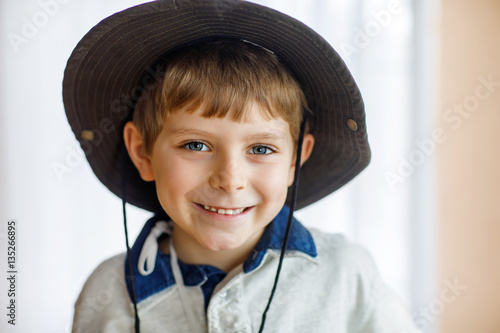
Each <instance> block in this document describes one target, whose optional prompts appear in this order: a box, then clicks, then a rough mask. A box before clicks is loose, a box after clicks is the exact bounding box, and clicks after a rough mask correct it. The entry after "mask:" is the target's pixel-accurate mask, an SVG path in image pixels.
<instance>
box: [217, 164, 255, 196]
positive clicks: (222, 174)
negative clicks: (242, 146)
mask: <svg viewBox="0 0 500 333" xmlns="http://www.w3.org/2000/svg"><path fill="white" fill-rule="evenodd" d="M218 164H219V165H218V166H217V169H216V171H215V172H214V173H213V174H212V176H211V177H210V179H209V184H210V186H212V187H213V188H215V189H220V190H223V191H225V192H227V193H233V192H236V191H240V190H242V189H244V188H245V187H246V185H247V179H246V177H245V176H244V175H243V168H242V167H241V166H240V164H238V163H237V162H236V161H235V160H234V159H229V160H225V161H220V162H219V163H218Z"/></svg>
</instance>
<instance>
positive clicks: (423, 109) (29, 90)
mask: <svg viewBox="0 0 500 333" xmlns="http://www.w3.org/2000/svg"><path fill="white" fill-rule="evenodd" d="M141 2H142V1H133V0H106V1H97V0H87V1H83V0H39V1H35V0H23V1H7V0H1V1H0V6H1V7H0V24H1V25H0V36H1V37H2V39H1V41H0V43H1V49H0V66H1V70H0V73H1V75H0V110H1V112H0V160H1V163H0V179H1V181H0V185H1V186H0V220H1V224H0V226H1V227H0V228H1V229H0V248H1V252H0V253H2V257H1V258H2V259H0V260H1V261H0V267H6V261H7V259H6V257H7V256H6V235H7V222H8V221H10V220H15V221H16V223H17V226H18V229H17V247H16V252H17V258H16V261H17V269H18V273H17V287H16V288H17V291H18V294H17V302H16V306H17V315H18V317H17V319H18V321H17V323H16V327H15V330H14V329H13V327H12V326H11V325H9V324H8V323H7V320H6V319H5V314H2V317H3V318H4V319H2V320H1V321H0V331H2V332H51V333H52V332H54V333H59V332H61V333H62V332H70V326H71V318H72V314H73V304H74V302H75V300H76V297H77V296H78V293H79V291H80V290H81V287H82V285H83V283H84V281H85V280H86V278H87V276H88V275H89V274H90V273H91V271H92V270H93V269H94V268H95V266H96V265H97V264H98V263H99V262H101V261H102V260H103V259H105V258H107V257H109V256H111V255H113V254H116V253H119V252H122V251H124V248H125V245H124V243H125V241H124V236H123V227H122V215H121V201H120V200H119V199H118V198H116V197H115V196H114V195H112V194H111V193H110V192H109V191H108V190H107V189H106V188H104V186H103V185H101V184H100V183H99V182H98V180H97V179H96V177H95V176H94V175H93V173H92V171H91V169H90V167H89V166H88V164H87V162H86V160H85V159H84V158H83V153H82V151H81V149H80V148H79V146H78V144H77V142H76V140H75V138H74V135H73V133H72V132H71V130H70V127H69V125H68V123H67V120H66V117H65V114H64V109H63V104H62V98H61V83H62V78H63V71H64V68H65V64H66V61H67V59H68V57H69V55H70V53H71V51H72V50H73V48H74V46H75V45H76V44H77V42H78V41H79V40H80V39H81V37H82V36H83V35H84V34H85V33H86V32H87V31H88V30H89V29H90V28H91V27H92V26H94V25H95V24H96V23H97V22H99V21H100V20H101V19H103V18H104V17H106V16H108V15H111V14H113V13H114V12H117V11H119V10H122V9H125V8H127V7H130V6H133V5H136V4H139V3H141ZM255 2H257V3H260V4H263V5H266V6H269V7H273V8H276V9H278V10H280V11H283V12H285V13H287V14H289V15H291V16H293V17H296V18H298V19H299V20H301V21H303V22H305V23H306V24H308V25H309V26H311V27H312V28H313V29H315V30H316V31H318V32H319V33H320V34H321V35H323V36H324V37H325V38H326V39H327V40H328V41H329V42H330V43H331V44H332V45H333V46H334V48H335V49H337V51H338V52H339V53H340V54H341V55H342V56H343V57H344V59H345V61H346V63H347V64H348V66H349V67H350V68H351V71H352V72H353V75H354V77H355V79H356V81H357V82H358V84H359V86H360V88H361V91H362V93H363V96H364V99H365V104H366V113H367V123H368V134H369V140H370V143H371V147H372V153H373V157H372V162H371V164H370V166H369V167H368V168H367V169H366V170H365V171H364V172H363V173H362V174H361V175H360V176H359V177H357V178H356V179H355V180H354V181H352V182H351V183H349V184H348V185H347V186H345V187H344V188H342V189H341V190H339V191H337V192H336V193H334V194H332V195H331V196H329V197H327V198H325V199H324V200H322V201H320V202H318V203H316V204H314V205H312V206H311V207H308V208H306V209H303V210H302V211H299V212H297V214H296V215H297V217H298V218H299V219H300V220H301V221H302V222H304V223H305V224H306V225H309V226H313V227H317V228H321V229H324V230H328V231H331V232H341V233H344V234H346V235H347V236H348V237H349V238H350V239H351V240H353V241H355V242H358V243H361V244H362V245H364V246H365V247H366V248H368V249H369V250H370V252H371V253H372V254H373V256H374V258H375V260H376V262H377V264H378V267H379V269H380V272H381V274H382V276H383V278H384V279H385V281H386V282H387V284H389V285H390V286H391V287H392V288H393V289H395V290H396V292H397V293H398V294H399V295H400V296H401V298H402V300H403V302H404V304H405V305H406V306H407V308H408V311H409V312H410V313H411V314H412V315H414V317H415V320H416V321H417V322H418V323H419V324H421V325H422V326H424V327H425V328H426V332H434V329H435V327H436V324H437V321H438V320H439V318H438V317H434V318H433V319H432V320H430V319H429V320H427V322H425V323H423V320H425V319H424V318H423V317H422V314H421V312H419V311H421V309H422V308H423V309H425V308H426V307H428V304H429V302H431V300H432V297H433V295H434V290H433V286H434V280H435V279H436V265H437V263H436V261H435V257H436V244H435V233H436V232H435V216H434V206H433V203H434V200H433V198H434V181H433V170H434V162H433V154H432V145H431V144H430V143H429V141H428V140H427V139H426V138H429V137H431V133H430V132H429V129H430V128H432V115H433V112H434V111H433V106H434V104H433V98H434V96H433V89H434V88H435V87H436V84H435V82H434V80H432V78H433V73H434V67H435V60H434V59H435V58H434V57H433V54H434V52H435V50H436V49H437V48H436V45H435V40H436V38H437V37H436V32H435V31H433V27H434V26H435V22H434V19H435V17H436V12H437V10H436V8H435V5H433V4H430V0H425V1H420V2H418V3H417V2H415V3H413V2H411V1H409V0H401V1H397V0H364V1H363V0H357V1H353V0H267V1H266V0H261V1H255ZM426 140H427V141H426ZM128 212H129V221H130V222H129V230H130V235H131V239H135V236H136V235H137V234H138V232H139V231H140V229H141V227H142V225H143V223H144V221H145V220H146V219H147V218H148V217H149V214H148V213H147V212H144V211H140V210H138V209H134V208H133V207H129V210H128ZM3 270H4V271H5V272H4V273H5V274H6V271H7V269H6V268H4V269H3ZM2 276H3V275H2ZM7 289H8V286H7V283H6V280H5V279H4V278H2V279H0V304H7V303H6V302H7V298H6V297H7V296H6V291H7ZM4 309H5V308H4ZM4 312H5V311H4Z"/></svg>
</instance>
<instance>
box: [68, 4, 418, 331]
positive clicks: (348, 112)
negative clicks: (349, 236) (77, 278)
mask: <svg viewBox="0 0 500 333" xmlns="http://www.w3.org/2000/svg"><path fill="white" fill-rule="evenodd" d="M64 102H65V107H66V112H67V115H68V119H69V121H70V124H71V126H72V129H73V131H74V132H75V135H76V136H77V138H78V139H79V141H80V143H81V145H82V148H83V149H84V150H85V151H86V155H87V159H88V160H89V163H90V165H91V166H92V168H93V170H94V172H95V173H96V175H97V176H98V177H99V179H100V180H101V181H102V182H103V183H104V184H105V185H106V186H107V187H108V188H110V190H111V191H113V192H114V193H116V194H117V195H119V196H121V197H122V200H123V202H124V207H125V202H126V201H127V202H130V203H132V204H134V205H137V206H139V207H141V208H144V209H147V210H149V211H151V212H153V213H155V216H154V217H153V218H152V219H150V220H149V221H148V222H147V223H146V225H145V227H144V229H143V230H142V232H141V233H140V235H139V237H138V239H137V240H136V242H135V243H134V245H133V247H132V249H128V251H127V255H119V256H116V257H114V258H111V259H109V260H107V261H105V262H104V263H102V264H101V265H100V266H99V267H98V268H97V269H96V271H95V272H94V273H93V274H92V275H91V277H90V278H89V280H88V281H87V283H86V284H85V286H84V288H83V290H82V293H81V295H80V297H79V299H78V301H77V304H76V309H75V320H74V327H73V331H74V332H133V331H134V330H135V332H139V331H141V332H262V331H265V332H384V333H385V332H394V333H396V332H415V331H416V330H415V329H414V327H413V324H412V322H411V319H409V317H408V316H407V314H406V313H405V311H404V310H403V309H402V307H401V305H400V304H399V302H398V301H397V299H396V297H395V296H394V295H393V294H392V293H391V292H390V291H389V290H388V288H387V287H386V286H385V285H384V284H383V283H382V282H381V281H380V277H379V276H378V273H377V271H376V268H375V267H374V264H373V262H372V260H371V258H370V256H369V255H368V254H367V253H366V252H365V251H364V250H363V249H361V248H360V247H358V246H355V245H353V244H350V243H348V242H347V241H346V240H345V239H344V238H342V237H341V236H334V235H327V234H324V233H322V232H319V231H315V230H307V229H306V228H304V227H303V226H302V225H301V224H300V223H299V222H298V221H296V220H293V218H292V213H293V210H294V209H295V207H297V208H300V207H304V206H306V205H308V204H310V203H312V202H314V201H316V200H319V199H320V198H322V197H324V196H325V195H327V194H329V193H331V192H333V191H334V190H336V189H337V188H339V187H340V186H342V185H343V184H345V183H346V182H348V181H349V180H350V179H352V178H353V177H354V176H355V175H356V174H357V173H359V172H360V171H361V170H362V169H363V168H364V167H366V165H367V164H368V161H369V156H370V152H369V148H368V143H367V141H366V131H365V125H364V111H363V103H362V99H361V96H360V93H359V91H358V89H357V87H356V85H355V83H354V80H353V79H352V77H351V76H350V74H349V72H348V70H347V68H346V67H345V65H344V63H343V62H342V60H341V59H340V58H339V56H338V55H337V54H336V53H335V51H333V49H331V47H330V46H329V45H328V44H327V43H326V42H325V41H324V40H323V39H321V37H320V36H318V35H317V34H316V33H315V32H313V31H312V30H310V29H309V28H307V27H305V26H304V25H303V24H301V23H300V22H297V21H295V20H294V19H292V18H290V17H287V16H285V15H283V14H281V13H278V12H276V11H274V10H270V9H268V8H264V7H261V6H257V5H255V4H251V3H247V2H243V1H239V0H210V1H199V0H198V1H196V0H185V1H157V2H154V3H149V4H145V5H141V6H137V7H134V8H131V9H128V10H126V11H124V12H121V13H118V14H115V15H113V16H111V17H109V18H108V19H106V20H104V21H103V22H101V23H99V24H98V25H97V26H96V27H94V29H92V30H91V31H90V32H89V33H88V34H87V35H86V36H85V37H84V38H83V39H82V41H81V42H80V43H79V45H78V46H77V47H76V49H75V51H74V52H73V54H72V56H71V58H70V60H69V61H68V65H67V68H66V72H65V81H64ZM103 133H104V134H103ZM97 136H98V137H97ZM306 161H307V163H306V164H304V167H303V168H302V170H300V169H301V165H302V164H303V163H304V162H306ZM299 170H300V179H301V183H300V184H301V185H300V187H298V192H297V186H298V176H299ZM292 184H293V186H292ZM290 186H292V187H291V190H290V191H288V188H289V187H290ZM289 192H290V193H289ZM285 203H286V204H287V205H285ZM124 222H125V223H126V215H125V214H124ZM125 232H126V224H125ZM126 234H127V233H126ZM127 244H128V240H127ZM127 246H128V245H127ZM280 276H281V279H280V280H279V281H280V282H279V284H278V279H279V277H280ZM273 281H274V286H273V284H272V283H273ZM274 296H275V297H274ZM273 299H274V300H273ZM96 300H100V304H103V303H104V305H105V306H101V307H98V308H97V307H96V306H94V304H95V302H96ZM96 309H97V310H98V311H97V310H96Z"/></svg>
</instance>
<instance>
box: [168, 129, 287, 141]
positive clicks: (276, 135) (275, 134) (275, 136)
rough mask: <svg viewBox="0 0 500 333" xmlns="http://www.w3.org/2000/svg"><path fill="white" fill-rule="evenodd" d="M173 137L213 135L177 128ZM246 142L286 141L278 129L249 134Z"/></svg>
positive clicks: (212, 134)
mask: <svg viewBox="0 0 500 333" xmlns="http://www.w3.org/2000/svg"><path fill="white" fill-rule="evenodd" d="M172 135H174V136H184V135H195V136H203V137H214V136H216V134H215V133H211V132H207V131H203V130H200V129H195V128H178V129H175V130H174V131H173V133H172ZM246 139H248V140H286V135H285V133H283V131H280V130H278V129H270V130H265V131H262V132H260V133H255V134H250V135H248V136H247V137H246Z"/></svg>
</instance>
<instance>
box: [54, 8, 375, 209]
mask: <svg viewBox="0 0 500 333" xmlns="http://www.w3.org/2000/svg"><path fill="white" fill-rule="evenodd" d="M207 38H236V39H241V40H246V41H249V42H252V43H255V44H258V45H260V46H262V47H264V48H267V49H269V50H271V51H273V52H274V53H275V54H276V55H277V56H278V57H279V59H280V60H281V61H282V62H283V63H284V64H285V65H286V66H287V67H289V68H290V70H291V71H292V73H293V74H294V76H295V77H296V79H297V81H298V82H299V84H300V85H301V87H302V89H303V90H304V93H305V95H306V98H307V101H308V105H309V107H310V109H311V111H312V113H313V116H312V119H310V122H311V123H312V127H313V128H314V136H315V147H314V149H313V152H312V155H311V157H310V158H309V160H308V161H307V163H305V164H304V166H303V168H302V169H301V176H300V184H299V191H298V196H297V206H296V207H297V209H299V208H302V207H305V206H307V205H309V204H311V203H313V202H315V201H317V200H319V199H321V198H323V197H325V196H326V195H328V194H330V193H332V192H334V191H335V190H337V189H338V188H340V187H341V186H343V185H344V184H346V183H347V182H348V181H350V180H351V179H352V178H353V177H355V176H356V175H357V174H358V173H359V172H361V170H363V169H364V168H365V167H366V166H367V165H368V163H369V160H370V149H369V146H368V141H367V135H366V126H365V113H364V105H363V100H362V98H361V94H360V91H359V89H358V87H357V85H356V83H355V81H354V79H353V77H352V76H351V74H350V72H349V70H348V69H347V67H346V65H345V63H344V62H343V60H342V59H341V57H340V56H339V55H338V54H337V52H335V50H334V49H333V48H332V47H331V46H330V45H329V44H328V43H327V42H326V41H325V40H324V39H323V38H322V37H321V36H320V35H318V34H317V33H316V32H314V31H313V30H312V29H310V28H309V27H307V26H306V25H304V24H303V23H301V22H299V21H297V20H295V19H293V18H291V17H289V16H287V15H285V14H282V13H280V12H277V11H275V10H272V9H270V8H267V7H263V6H260V5H257V4H253V3H249V2H245V1H239V0H211V1H199V0H198V1H195V0H177V1H156V2H151V3H146V4H143V5H139V6H136V7H132V8H129V9H127V10H125V11H123V12H119V13H117V14H114V15H112V16H110V17H108V18H106V19H104V20H103V21H101V22H100V23H99V24H98V25H96V26H95V27H94V28H93V29H92V30H90V31H89V32H88V33H87V34H86V35H85V37H84V38H83V39H82V40H81V41H80V43H79V44H78V45H77V47H76V48H75V50H74V51H73V53H72V55H71V57H70V58H69V60H68V64H67V67H66V70H65V74H64V82H63V98H64V105H65V109H66V114H67V117H68V121H69V123H70V125H71V128H72V130H73V132H74V133H75V136H76V138H77V140H78V141H79V142H80V145H81V147H82V149H83V150H84V152H85V154H86V157H87V159H88V161H89V163H90V166H91V167H92V170H93V171H94V173H95V174H96V176H97V177H98V178H99V180H100V181H101V182H102V183H103V184H104V185H105V186H106V187H108V188H109V189H110V190H111V192H113V193H114V194H116V195H118V196H121V193H122V188H121V173H120V150H121V145H122V129H123V124H124V122H125V121H126V120H127V119H129V116H130V112H131V111H132V110H131V102H130V101H131V100H133V98H135V97H136V96H135V95H137V94H139V93H140V91H141V89H142V85H141V80H143V78H144V75H145V73H149V72H152V71H153V70H154V64H155V63H156V62H157V60H158V59H159V58H160V57H161V56H162V55H164V54H165V53H167V52H169V51H171V50H174V49H177V48H179V47H181V46H183V45H187V44H190V43H194V42H196V41H198V40H203V39H207ZM353 121H354V122H355V124H356V126H352V124H353ZM349 122H351V126H349V125H348V124H349ZM356 127H357V128H356ZM126 165H127V172H126V177H127V178H126V187H127V190H126V193H127V198H126V200H127V202H129V203H131V204H133V205H135V206H138V207H140V208H143V209H146V210H148V211H152V212H161V211H162V208H161V206H160V204H159V201H158V198H157V194H156V189H155V185H154V183H153V182H144V181H143V180H142V179H141V178H140V176H139V174H138V172H137V171H136V169H135V167H134V166H133V165H132V163H131V161H130V160H129V159H127V162H126ZM287 200H289V198H288V199H287Z"/></svg>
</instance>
